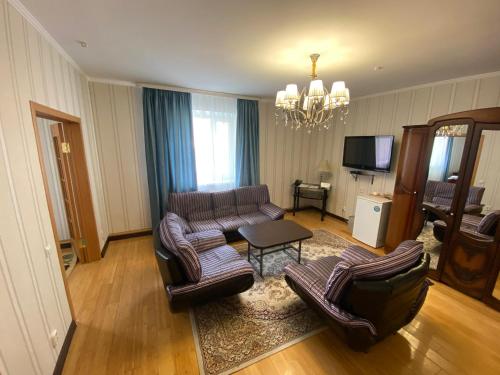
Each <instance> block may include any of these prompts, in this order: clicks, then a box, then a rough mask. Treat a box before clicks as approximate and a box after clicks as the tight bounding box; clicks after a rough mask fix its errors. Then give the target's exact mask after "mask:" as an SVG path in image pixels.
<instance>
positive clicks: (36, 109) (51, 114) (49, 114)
mask: <svg viewBox="0 0 500 375" xmlns="http://www.w3.org/2000/svg"><path fill="white" fill-rule="evenodd" d="M30 106H31V115H32V117H37V116H38V117H43V118H46V119H49V120H54V121H66V122H73V123H76V124H80V123H81V120H80V117H76V116H73V115H70V114H68V113H64V112H61V111H58V110H57V109H54V108H50V107H47V106H45V105H43V104H38V103H36V102H34V101H30Z"/></svg>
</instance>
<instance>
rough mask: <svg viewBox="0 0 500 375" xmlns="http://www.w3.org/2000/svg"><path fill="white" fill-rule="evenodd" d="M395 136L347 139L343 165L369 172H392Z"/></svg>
mask: <svg viewBox="0 0 500 375" xmlns="http://www.w3.org/2000/svg"><path fill="white" fill-rule="evenodd" d="M393 143H394V136H392V135H377V136H358V137H345V140H344V158H343V161H342V165H343V166H344V167H348V168H354V169H363V170H367V171H380V172H390V170H391V157H392V145H393Z"/></svg>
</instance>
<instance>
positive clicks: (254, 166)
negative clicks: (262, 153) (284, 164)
mask: <svg viewBox="0 0 500 375" xmlns="http://www.w3.org/2000/svg"><path fill="white" fill-rule="evenodd" d="M257 184H259V103H258V102H257V101H256V100H245V99H238V103H237V116H236V185H237V186H249V185H257Z"/></svg>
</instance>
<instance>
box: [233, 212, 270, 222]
mask: <svg viewBox="0 0 500 375" xmlns="http://www.w3.org/2000/svg"><path fill="white" fill-rule="evenodd" d="M240 217H241V218H242V219H243V220H245V221H246V222H247V223H248V224H250V225H254V224H260V223H265V222H266V221H271V218H270V217H269V216H267V215H264V214H263V213H262V212H259V211H256V212H249V213H247V214H240Z"/></svg>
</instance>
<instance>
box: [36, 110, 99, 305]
mask: <svg viewBox="0 0 500 375" xmlns="http://www.w3.org/2000/svg"><path fill="white" fill-rule="evenodd" d="M30 104H31V114H32V119H33V126H34V130H35V137H36V142H37V148H38V157H39V161H40V167H41V170H42V175H43V180H44V187H45V196H46V198H47V203H48V207H49V213H50V220H51V225H52V230H53V233H54V238H55V241H56V244H57V245H58V246H57V248H58V255H59V261H60V264H61V271H62V272H63V275H64V276H65V277H63V278H64V282H65V285H66V276H67V275H69V273H70V272H71V271H72V269H73V268H74V267H75V264H76V263H77V262H80V263H86V262H91V261H95V260H99V259H100V258H101V251H100V246H99V239H98V235H97V225H96V220H95V215H94V209H93V205H92V195H91V189H90V182H89V174H88V169H87V165H86V158H85V149H84V144H83V136H82V130H81V123H80V119H79V118H78V117H75V116H72V115H69V114H66V113H63V112H60V111H57V110H54V109H52V108H49V107H46V106H43V105H41V104H38V103H34V102H31V103H30ZM66 292H67V294H68V297H69V293H68V288H67V285H66Z"/></svg>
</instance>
